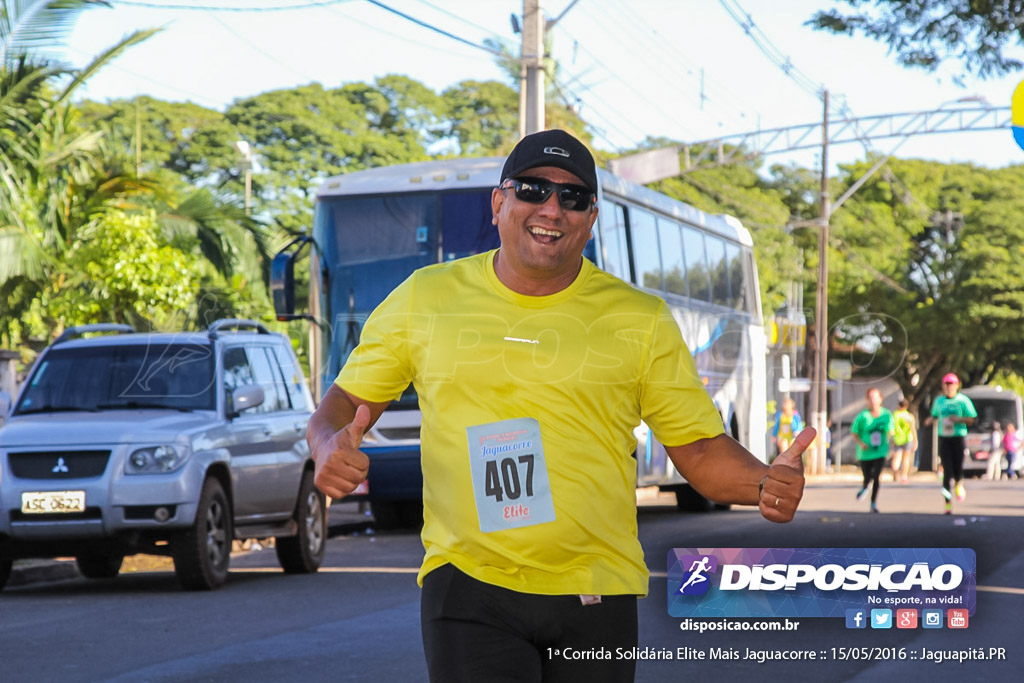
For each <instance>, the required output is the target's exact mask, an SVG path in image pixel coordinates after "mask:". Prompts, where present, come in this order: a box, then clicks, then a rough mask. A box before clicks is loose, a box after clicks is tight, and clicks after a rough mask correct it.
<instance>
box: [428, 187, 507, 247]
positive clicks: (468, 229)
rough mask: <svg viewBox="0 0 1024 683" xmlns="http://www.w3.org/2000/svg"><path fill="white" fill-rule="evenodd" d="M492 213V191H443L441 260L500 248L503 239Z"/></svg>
mask: <svg viewBox="0 0 1024 683" xmlns="http://www.w3.org/2000/svg"><path fill="white" fill-rule="evenodd" d="M492 215H493V214H492V211H491V193H490V192H486V191H485V192H452V193H448V194H443V195H441V252H442V254H443V258H442V259H441V260H443V261H454V260H455V259H457V258H462V257H464V256H472V255H473V254H481V253H483V252H485V251H490V250H491V249H496V248H497V247H498V243H499V241H500V240H499V239H498V229H497V228H496V227H494V225H493V224H492V223H491V216H492Z"/></svg>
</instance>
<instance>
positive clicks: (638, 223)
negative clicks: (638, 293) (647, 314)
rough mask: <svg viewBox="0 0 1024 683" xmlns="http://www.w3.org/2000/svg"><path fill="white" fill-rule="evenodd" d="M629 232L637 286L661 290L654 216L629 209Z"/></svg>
mask: <svg viewBox="0 0 1024 683" xmlns="http://www.w3.org/2000/svg"><path fill="white" fill-rule="evenodd" d="M629 230H630V233H632V237H633V240H632V244H633V267H634V268H635V269H636V279H637V284H638V285H640V286H641V287H647V288H648V289H661V288H662V282H661V259H660V257H659V256H658V229H657V224H656V223H655V221H654V214H652V213H650V212H648V211H642V210H640V209H634V208H631V209H630V210H629Z"/></svg>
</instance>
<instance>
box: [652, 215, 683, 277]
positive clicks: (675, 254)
mask: <svg viewBox="0 0 1024 683" xmlns="http://www.w3.org/2000/svg"><path fill="white" fill-rule="evenodd" d="M679 230H680V227H679V224H678V223H676V222H675V221H670V220H668V219H667V218H659V219H658V239H659V240H660V241H661V263H662V270H663V271H664V272H665V291H666V292H668V293H669V294H681V295H682V296H686V266H685V265H684V264H683V241H682V238H681V237H680V235H679Z"/></svg>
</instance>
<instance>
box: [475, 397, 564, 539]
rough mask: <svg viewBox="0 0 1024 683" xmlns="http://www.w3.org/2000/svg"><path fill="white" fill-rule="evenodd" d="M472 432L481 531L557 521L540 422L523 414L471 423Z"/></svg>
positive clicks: (501, 529)
mask: <svg viewBox="0 0 1024 683" xmlns="http://www.w3.org/2000/svg"><path fill="white" fill-rule="evenodd" d="M466 435H467V437H468V438H469V465H470V470H471V471H472V474H473V497H474V498H475V500H476V512H477V517H478V518H479V521H480V530H481V531H483V532H484V533H487V532H491V531H503V530H506V529H516V528H519V527H524V526H532V525H534V524H544V523H545V522H553V521H555V504H554V501H553V500H552V498H551V484H550V482H549V481H548V468H547V463H546V462H545V460H544V445H543V443H542V442H541V438H540V423H539V422H537V420H535V419H533V418H532V417H521V418H516V419H514V420H503V421H501V422H492V423H490V424H485V425H477V426H475V427H467V428H466Z"/></svg>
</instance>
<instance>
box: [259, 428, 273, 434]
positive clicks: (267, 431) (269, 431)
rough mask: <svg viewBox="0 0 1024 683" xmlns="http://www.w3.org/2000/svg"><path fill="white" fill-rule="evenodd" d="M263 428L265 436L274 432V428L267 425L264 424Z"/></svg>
mask: <svg viewBox="0 0 1024 683" xmlns="http://www.w3.org/2000/svg"><path fill="white" fill-rule="evenodd" d="M261 429H263V436H270V435H271V434H273V433H274V430H272V429H271V428H270V427H267V426H264V427H262V428H261Z"/></svg>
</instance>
